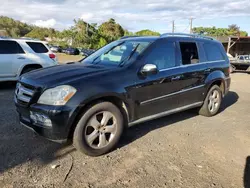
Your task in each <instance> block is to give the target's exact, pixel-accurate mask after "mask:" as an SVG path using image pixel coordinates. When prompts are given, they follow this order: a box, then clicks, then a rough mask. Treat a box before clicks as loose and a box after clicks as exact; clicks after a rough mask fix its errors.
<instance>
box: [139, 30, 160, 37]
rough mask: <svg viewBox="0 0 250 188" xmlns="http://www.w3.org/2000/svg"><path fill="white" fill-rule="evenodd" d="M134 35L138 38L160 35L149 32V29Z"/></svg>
mask: <svg viewBox="0 0 250 188" xmlns="http://www.w3.org/2000/svg"><path fill="white" fill-rule="evenodd" d="M135 34H136V35H138V36H160V33H158V32H155V31H151V30H149V29H145V30H141V31H137V32H136V33H135Z"/></svg>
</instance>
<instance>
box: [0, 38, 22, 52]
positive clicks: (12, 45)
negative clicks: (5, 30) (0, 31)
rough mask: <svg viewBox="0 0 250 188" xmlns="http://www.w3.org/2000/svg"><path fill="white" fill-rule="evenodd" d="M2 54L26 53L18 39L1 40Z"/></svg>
mask: <svg viewBox="0 0 250 188" xmlns="http://www.w3.org/2000/svg"><path fill="white" fill-rule="evenodd" d="M0 54H24V51H23V49H22V47H21V46H20V45H19V44H18V43H17V42H16V41H8V40H0Z"/></svg>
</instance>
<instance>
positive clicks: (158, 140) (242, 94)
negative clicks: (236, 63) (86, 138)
mask: <svg viewBox="0 0 250 188" xmlns="http://www.w3.org/2000/svg"><path fill="white" fill-rule="evenodd" d="M14 87H15V83H4V84H0V187H1V188H10V187H18V188H19V187H25V188H31V187H38V188H43V187H60V188H61V187H65V188H69V187H79V188H80V187H81V188H83V187H107V188H108V187H112V188H113V187H114V188H115V187H117V188H118V187H119V188H120V187H122V188H123V187H171V188H172V187H174V188H176V187H181V188H186V187H194V188H197V187H204V188H208V187H218V188H222V187H223V188H230V187H235V188H241V187H246V188H248V187H250V158H249V156H250V75H248V74H243V73H235V74H233V75H232V86H231V91H230V93H229V94H228V95H227V96H226V98H225V99H224V102H223V105H222V108H221V112H220V113H219V114H218V115H217V116H215V117H212V118H206V117H202V116H198V115H197V113H196V112H195V111H194V110H190V111H187V112H182V113H178V114H175V115H171V116H168V117H164V118H161V119H158V120H155V121H151V122H147V123H143V124H140V125H136V126H134V127H132V128H130V129H129V130H128V131H127V132H126V134H125V135H124V136H123V138H122V140H121V142H120V144H119V146H118V148H117V149H116V150H115V151H113V152H111V153H109V154H107V155H104V156H101V157H97V158H93V157H88V156H86V155H83V154H81V153H80V152H78V151H76V150H75V149H74V148H73V147H72V146H71V145H60V144H56V143H53V142H50V141H47V140H45V139H43V138H41V137H39V136H35V135H34V134H33V133H32V132H31V131H30V130H28V129H26V128H24V127H22V126H21V125H19V123H18V119H17V115H16V112H15V107H14V103H13V95H14ZM53 165H56V168H52V167H55V166H53Z"/></svg>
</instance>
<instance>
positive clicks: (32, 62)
mask: <svg viewBox="0 0 250 188" xmlns="http://www.w3.org/2000/svg"><path fill="white" fill-rule="evenodd" d="M57 64H58V63H57V60H56V56H55V54H53V53H52V52H51V51H50V50H49V48H48V47H47V46H46V44H44V43H43V42H41V41H36V40H28V39H11V38H1V37H0V82H1V81H16V80H18V78H19V76H20V75H22V74H24V73H27V72H29V71H32V70H35V69H40V68H44V67H49V66H54V65H57Z"/></svg>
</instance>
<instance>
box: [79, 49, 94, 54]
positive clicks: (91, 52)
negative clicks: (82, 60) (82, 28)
mask: <svg viewBox="0 0 250 188" xmlns="http://www.w3.org/2000/svg"><path fill="white" fill-rule="evenodd" d="M94 52H95V50H93V49H81V50H80V54H81V55H83V56H90V55H91V54H93V53H94Z"/></svg>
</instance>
